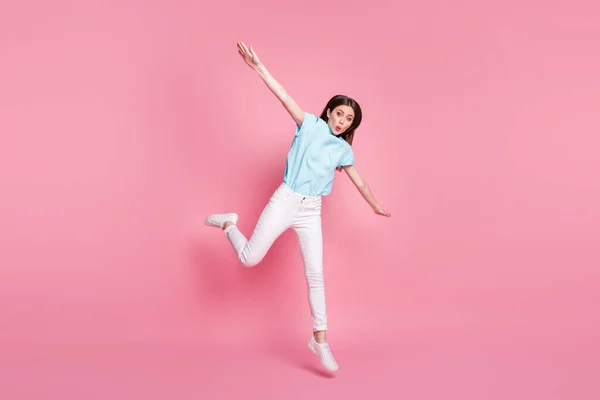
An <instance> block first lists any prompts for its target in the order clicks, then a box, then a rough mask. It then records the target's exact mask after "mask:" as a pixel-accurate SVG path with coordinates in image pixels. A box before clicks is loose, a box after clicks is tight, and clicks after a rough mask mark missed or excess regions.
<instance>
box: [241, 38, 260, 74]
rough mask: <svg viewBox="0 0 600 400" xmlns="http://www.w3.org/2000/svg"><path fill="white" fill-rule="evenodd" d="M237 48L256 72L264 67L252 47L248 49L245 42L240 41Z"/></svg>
mask: <svg viewBox="0 0 600 400" xmlns="http://www.w3.org/2000/svg"><path fill="white" fill-rule="evenodd" d="M237 47H238V54H239V55H240V56H241V57H242V58H243V59H244V61H245V62H246V64H248V66H249V67H250V68H252V69H254V70H256V69H257V68H258V67H260V66H261V65H262V63H261V62H260V60H259V59H258V55H256V52H255V51H254V49H253V48H252V46H250V47H248V46H246V44H245V43H244V42H242V41H240V40H238V42H237Z"/></svg>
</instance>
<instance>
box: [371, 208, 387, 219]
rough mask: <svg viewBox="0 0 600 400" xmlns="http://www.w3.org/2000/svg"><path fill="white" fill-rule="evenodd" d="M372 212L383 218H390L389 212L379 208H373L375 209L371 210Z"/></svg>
mask: <svg viewBox="0 0 600 400" xmlns="http://www.w3.org/2000/svg"><path fill="white" fill-rule="evenodd" d="M373 211H374V212H375V214H378V215H383V216H384V217H388V218H390V217H391V216H392V214H390V213H389V212H387V211H385V210H384V209H383V208H381V207H378V208H375V209H373Z"/></svg>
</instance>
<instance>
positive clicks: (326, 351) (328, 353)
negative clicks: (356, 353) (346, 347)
mask: <svg viewBox="0 0 600 400" xmlns="http://www.w3.org/2000/svg"><path fill="white" fill-rule="evenodd" d="M321 349H322V350H323V358H325V359H326V360H334V361H335V358H333V354H332V353H331V349H329V345H328V344H323V345H321Z"/></svg>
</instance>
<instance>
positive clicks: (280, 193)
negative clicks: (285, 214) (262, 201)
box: [270, 187, 290, 202]
mask: <svg viewBox="0 0 600 400" xmlns="http://www.w3.org/2000/svg"><path fill="white" fill-rule="evenodd" d="M288 197H290V193H289V192H287V191H285V190H283V189H282V188H280V187H279V188H277V189H276V190H275V192H273V195H272V196H271V200H270V201H271V202H274V201H277V200H285V199H287V198H288Z"/></svg>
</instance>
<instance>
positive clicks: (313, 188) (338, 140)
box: [205, 42, 391, 372]
mask: <svg viewBox="0 0 600 400" xmlns="http://www.w3.org/2000/svg"><path fill="white" fill-rule="evenodd" d="M238 53H239V54H240V56H241V57H242V58H243V59H244V61H245V62H246V64H248V65H249V66H250V67H251V68H252V69H253V70H254V71H256V72H257V73H258V75H259V76H260V77H261V78H262V80H263V81H264V82H265V84H266V85H267V87H268V88H269V89H270V90H271V91H272V92H273V94H274V95H275V96H277V98H278V99H279V100H280V101H281V103H282V104H283V106H284V108H285V109H286V110H287V111H288V113H289V114H290V116H291V117H292V119H293V120H294V121H295V122H296V135H295V137H294V138H293V142H292V146H291V148H290V150H289V153H288V155H287V160H286V168H285V173H284V177H283V182H282V183H281V185H280V186H279V187H278V188H277V189H276V190H275V192H274V193H273V195H272V197H271V199H270V200H269V203H268V204H267V205H266V207H265V208H264V210H263V212H262V214H261V215H260V218H259V220H258V222H257V224H256V227H255V229H254V232H253V233H252V236H251V237H250V239H249V240H248V239H246V237H245V236H244V235H243V234H242V233H241V232H240V231H239V229H238V228H237V227H236V223H237V221H238V215H237V214H235V213H228V214H214V215H211V216H209V217H208V218H207V219H206V221H205V224H206V225H208V226H214V227H218V228H221V229H222V230H223V231H224V233H225V235H226V236H227V238H228V239H229V240H230V242H231V245H232V246H233V249H234V250H235V252H236V254H237V256H238V259H239V260H240V262H241V263H242V264H243V265H245V266H248V267H251V266H254V265H256V264H258V263H259V262H260V261H261V260H262V259H263V258H264V256H265V255H266V253H267V251H268V250H269V249H270V247H271V246H272V244H273V242H274V241H275V240H276V239H277V238H278V237H279V236H280V235H281V234H282V233H283V232H284V231H285V230H287V229H288V228H293V229H294V230H295V232H296V235H297V237H298V243H299V246H300V251H301V253H302V258H303V262H304V271H305V276H306V281H307V284H308V302H309V305H310V310H311V317H312V325H313V335H312V336H311V338H310V340H309V342H308V347H309V348H310V349H311V350H312V351H313V352H314V353H315V354H316V355H317V356H318V357H319V359H320V361H321V364H322V365H323V367H325V368H326V369H327V370H329V371H331V372H335V371H337V370H338V364H337V362H336V360H335V358H334V357H333V354H332V353H331V349H330V347H329V345H328V343H327V339H326V331H327V315H326V312H325V289H324V282H323V239H322V230H321V197H322V196H327V195H329V194H330V192H331V187H332V183H333V177H334V173H335V170H336V169H337V170H338V171H341V170H342V169H343V170H344V171H345V172H346V174H347V175H348V177H349V178H350V180H351V181H352V182H353V183H354V185H355V186H356V187H357V189H358V190H359V192H360V193H361V195H362V196H363V197H364V199H365V200H366V201H367V202H368V203H369V205H370V206H371V208H372V209H373V211H374V212H375V213H376V214H378V215H383V216H385V217H390V216H391V215H390V214H389V213H388V212H386V211H385V210H384V209H383V208H381V206H380V205H379V203H378V202H377V201H376V200H375V198H374V197H373V194H372V193H371V191H370V189H369V186H367V184H366V183H365V181H364V180H363V179H362V178H361V176H360V175H359V173H358V170H357V169H356V167H355V166H354V153H353V152H352V147H351V144H352V139H353V137H354V132H355V130H356V128H358V126H359V125H360V123H361V119H362V112H361V109H360V106H359V105H358V103H357V102H356V101H354V100H353V99H351V98H349V97H347V96H343V95H337V96H334V97H333V98H331V99H330V100H329V102H328V103H327V105H326V106H325V108H324V110H323V112H322V114H321V116H320V117H319V118H317V117H316V116H315V115H313V114H310V113H307V112H304V111H303V110H302V109H301V108H300V107H299V106H298V104H296V102H295V101H294V99H292V98H291V97H290V96H289V95H288V94H287V92H286V91H285V90H284V88H283V87H282V86H281V85H280V84H279V83H278V82H277V81H276V80H275V79H274V78H273V76H272V75H271V74H270V73H269V72H268V71H267V69H266V68H265V66H264V65H263V64H262V63H261V61H260V60H259V58H258V56H257V55H256V52H255V51H254V49H253V48H252V47H250V48H248V46H246V44H244V43H243V42H238Z"/></svg>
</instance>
